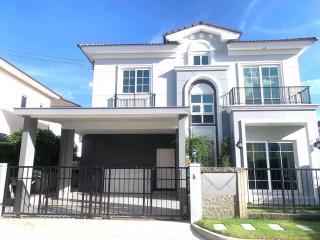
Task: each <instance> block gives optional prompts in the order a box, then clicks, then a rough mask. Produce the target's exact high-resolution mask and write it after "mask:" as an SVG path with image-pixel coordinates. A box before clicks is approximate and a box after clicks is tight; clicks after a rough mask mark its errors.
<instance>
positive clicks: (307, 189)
mask: <svg viewBox="0 0 320 240" xmlns="http://www.w3.org/2000/svg"><path fill="white" fill-rule="evenodd" d="M245 171H246V176H247V180H248V181H247V183H248V186H247V189H248V206H249V207H253V208H269V209H276V210H281V211H283V212H293V213H296V212H297V211H300V210H303V209H318V210H320V169H284V168H248V169H245Z"/></svg>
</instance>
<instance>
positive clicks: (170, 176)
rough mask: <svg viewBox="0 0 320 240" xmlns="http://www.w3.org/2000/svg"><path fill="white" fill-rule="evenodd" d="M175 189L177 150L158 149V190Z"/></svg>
mask: <svg viewBox="0 0 320 240" xmlns="http://www.w3.org/2000/svg"><path fill="white" fill-rule="evenodd" d="M174 188H175V149H173V148H158V149H157V189H163V190H164V189H168V190H169V189H174Z"/></svg>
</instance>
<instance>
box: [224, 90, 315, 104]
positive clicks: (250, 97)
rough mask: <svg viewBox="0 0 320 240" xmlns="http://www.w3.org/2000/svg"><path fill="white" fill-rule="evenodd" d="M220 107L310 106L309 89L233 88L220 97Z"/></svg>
mask: <svg viewBox="0 0 320 240" xmlns="http://www.w3.org/2000/svg"><path fill="white" fill-rule="evenodd" d="M221 98H222V99H221V101H222V106H224V107H227V106H230V105H252V104H258V105H261V104H311V98H310V90H309V87H304V86H290V87H234V88H232V89H231V90H230V92H228V93H227V94H225V95H223V96H222V97H221Z"/></svg>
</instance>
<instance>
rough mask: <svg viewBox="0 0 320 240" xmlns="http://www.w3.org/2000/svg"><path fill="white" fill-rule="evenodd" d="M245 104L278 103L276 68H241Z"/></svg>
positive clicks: (277, 75) (277, 73)
mask: <svg viewBox="0 0 320 240" xmlns="http://www.w3.org/2000/svg"><path fill="white" fill-rule="evenodd" d="M243 75H244V87H245V100H246V104H262V103H265V104H275V103H280V88H279V86H280V77H279V68H278V66H254V67H245V68H243Z"/></svg>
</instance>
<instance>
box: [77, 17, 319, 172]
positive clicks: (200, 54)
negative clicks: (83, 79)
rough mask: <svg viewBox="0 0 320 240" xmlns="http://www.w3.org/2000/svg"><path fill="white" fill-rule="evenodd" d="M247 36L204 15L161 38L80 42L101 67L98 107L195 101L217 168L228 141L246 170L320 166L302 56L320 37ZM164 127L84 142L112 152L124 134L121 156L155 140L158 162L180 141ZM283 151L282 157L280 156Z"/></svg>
mask: <svg viewBox="0 0 320 240" xmlns="http://www.w3.org/2000/svg"><path fill="white" fill-rule="evenodd" d="M240 36H241V33H240V32H239V31H236V30H232V29H228V28H225V27H221V26H215V25H212V24H207V23H202V22H200V23H198V24H195V25H192V26H189V27H185V28H183V29H178V30H176V31H173V32H169V33H166V34H165V35H164V37H163V38H164V40H163V43H160V44H80V45H79V47H80V49H81V50H82V51H83V52H84V54H85V55H86V56H87V58H88V59H89V61H90V62H91V63H92V65H93V68H94V70H93V89H92V107H94V108H96V107H98V108H109V109H114V111H117V109H125V108H131V109H134V108H147V109H148V108H151V109H152V108H177V107H183V108H187V109H188V116H187V117H186V121H185V136H190V135H203V136H206V137H208V139H210V140H211V144H212V152H213V153H212V157H211V159H210V165H213V166H215V165H217V159H218V157H219V149H220V145H221V142H222V139H223V138H226V139H229V144H230V145H231V149H232V152H233V164H234V165H235V166H237V167H258V162H259V164H262V165H259V167H268V168H276V167H280V166H282V167H319V166H320V165H319V164H320V161H319V151H314V149H312V147H310V146H312V145H313V143H314V142H315V141H316V138H317V137H318V136H316V133H317V131H316V128H317V121H316V113H315V111H316V109H317V108H318V106H317V105H316V104H312V102H311V99H310V93H309V87H306V86H301V82H300V74H299V61H298V60H299V56H300V55H301V54H302V53H303V52H304V51H305V50H306V49H307V48H308V47H309V46H311V45H312V44H313V43H314V42H315V41H316V38H296V39H280V40H251V41H242V40H240ZM154 133H155V132H153V133H152V134H154ZM113 134H116V135H113ZM119 134H120V135H119ZM121 134H124V135H121ZM126 134H128V135H126ZM131 134H139V135H136V136H134V135H131ZM157 134H158V133H157ZM159 134H160V135H159V136H157V138H159V139H158V140H152V139H150V138H149V136H150V135H149V136H148V134H144V135H141V132H139V131H132V132H126V131H125V130H123V131H120V132H113V133H112V134H110V135H109V136H108V135H104V136H102V135H87V136H85V137H84V142H85V143H88V146H92V145H93V144H92V143H93V142H94V143H95V145H94V147H95V149H96V148H98V149H101V150H102V149H105V150H106V149H107V148H106V146H107V145H108V144H106V145H104V143H106V142H107V141H110V142H113V143H115V141H116V142H117V144H118V145H119V147H116V146H114V149H117V150H115V152H114V153H113V154H112V158H113V159H116V156H118V155H119V152H118V151H119V148H120V149H121V147H120V146H123V147H124V149H130V147H132V148H133V149H130V150H129V151H128V152H127V154H128V155H131V156H132V153H133V152H134V149H136V150H137V149H139V151H140V152H143V153H141V154H144V153H145V152H148V149H150V147H149V146H148V144H147V143H151V142H155V143H156V145H154V146H152V147H151V148H153V151H150V155H147V156H146V161H149V164H150V159H151V158H155V157H156V154H155V152H156V151H155V149H157V148H175V145H174V144H173V145H171V147H170V143H171V144H172V142H174V139H175V134H174V132H171V133H170V132H166V131H160V132H159ZM170 134H171V135H170ZM152 137H156V136H154V135H153V136H152ZM108 138H109V139H108ZM137 139H139V141H138V142H137V141H136V140H137ZM157 141H159V142H157ZM164 142H166V143H167V144H164V145H162V143H164ZM139 143H141V146H139V147H138V146H136V145H137V144H139ZM168 144H169V145H168ZM99 145H100V146H101V147H100V148H99V147H98V146H99ZM237 146H238V147H237ZM136 147H137V148H136ZM86 151H87V152H88V153H90V155H91V156H92V149H91V148H90V147H88V149H86V148H84V152H83V153H84V156H87V155H88V154H86V153H87V152H86ZM139 151H138V152H139ZM102 152H103V151H102ZM97 154H98V155H100V156H103V157H102V158H103V160H102V159H101V161H105V158H104V156H105V155H108V154H107V150H106V152H104V154H102V155H101V152H100V151H98V153H97ZM273 155H277V157H276V158H277V160H272V161H271V158H272V159H274V158H275V157H273ZM261 156H263V161H262V163H261V161H259V160H260V158H261ZM284 156H286V158H287V159H286V160H284V158H285V157H284ZM92 158H93V159H95V160H96V159H98V158H99V156H96V155H93V156H92ZM138 158H139V159H142V157H141V156H139V157H138ZM122 159H123V160H125V161H126V160H127V158H126V157H125V156H124V157H123V158H122ZM84 161H85V160H84ZM89 161H93V160H92V159H90V160H89ZM101 163H102V162H99V164H101ZM154 163H155V161H153V163H151V164H152V165H154ZM144 164H147V165H148V163H147V162H145V163H144ZM182 164H184V163H182Z"/></svg>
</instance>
